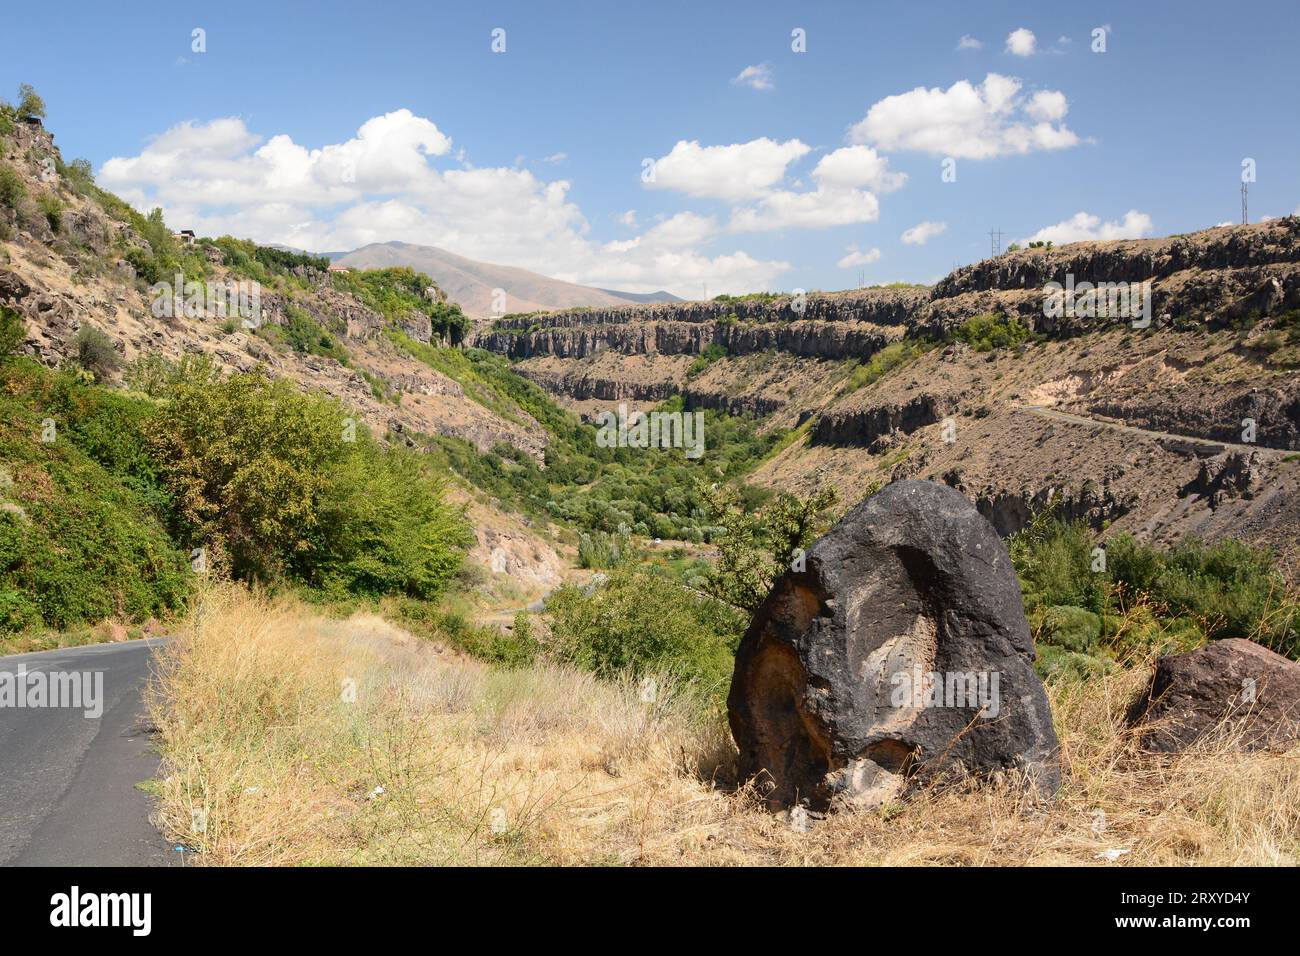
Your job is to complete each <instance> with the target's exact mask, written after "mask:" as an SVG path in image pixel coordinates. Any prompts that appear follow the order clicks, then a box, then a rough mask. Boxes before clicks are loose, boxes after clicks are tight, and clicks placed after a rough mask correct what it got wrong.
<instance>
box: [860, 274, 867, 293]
mask: <svg viewBox="0 0 1300 956" xmlns="http://www.w3.org/2000/svg"><path fill="white" fill-rule="evenodd" d="M866 284H867V273H866V270H865V269H859V270H858V288H859V289H861V288H862V287H863V286H865V285H866Z"/></svg>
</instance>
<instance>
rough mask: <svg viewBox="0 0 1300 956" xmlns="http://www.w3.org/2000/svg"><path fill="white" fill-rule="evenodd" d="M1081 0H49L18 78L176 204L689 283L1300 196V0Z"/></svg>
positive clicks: (897, 273) (1226, 216) (819, 283)
mask: <svg viewBox="0 0 1300 956" xmlns="http://www.w3.org/2000/svg"><path fill="white" fill-rule="evenodd" d="M1079 6H1080V5H1077V4H1065V3H1061V4H1054V3H1044V2H1038V3H975V2H969V0H968V2H964V3H930V4H925V3H911V4H898V3H889V4H885V3H824V4H817V3H812V4H807V3H759V4H754V3H749V4H704V3H699V2H694V3H682V4H673V3H656V4H644V5H642V4H596V3H563V4H561V3H543V2H537V0H534V2H531V3H522V4H499V5H492V4H474V5H468V4H465V5H451V4H430V3H406V2H393V3H383V2H373V3H370V4H356V3H350V4H334V3H312V4H298V3H293V4H287V3H258V4H251V3H242V2H229V3H225V4H222V5H220V6H219V7H218V8H215V9H213V8H210V7H208V5H200V4H186V3H176V2H171V3H133V4H130V5H129V6H123V5H105V4H94V5H90V4H79V3H73V4H61V5H57V6H52V5H41V4H27V5H24V6H22V7H16V8H15V9H14V10H11V11H10V12H8V13H6V15H5V23H6V36H5V37H4V38H3V40H2V41H0V43H3V47H4V57H3V58H2V59H0V86H3V87H4V88H5V89H6V90H12V89H13V88H14V87H15V86H16V85H17V84H18V83H19V82H30V83H32V84H34V85H35V86H36V88H37V89H38V90H39V91H40V92H41V94H42V95H43V96H44V97H45V99H46V102H47V105H48V109H49V120H48V122H49V126H50V128H51V129H52V130H53V131H54V132H55V134H56V140H57V142H58V144H59V145H60V147H61V149H62V150H63V153H64V156H65V158H68V159H70V158H73V157H77V156H83V157H85V158H87V159H89V160H91V162H92V163H93V164H94V165H95V168H96V170H97V171H98V175H99V179H100V181H101V183H103V184H104V185H106V186H107V187H109V188H111V189H113V190H114V191H116V192H118V193H119V194H121V195H123V196H124V197H125V198H128V199H129V200H131V201H132V202H135V203H137V204H138V205H141V206H148V205H153V204H160V205H162V206H163V207H164V209H165V210H166V212H167V214H168V221H169V222H170V223H171V224H172V225H173V226H174V227H176V228H181V227H184V226H187V225H188V226H194V227H197V228H198V229H199V230H200V232H209V233H211V232H231V233H234V234H236V235H244V236H249V237H251V238H255V239H257V240H259V241H263V242H283V243H288V244H292V245H297V246H306V247H310V248H313V249H316V250H320V251H324V250H335V249H342V248H351V247H353V246H356V245H361V244H363V243H364V242H367V241H383V240H387V239H403V240H407V241H412V242H424V243H428V244H433V245H440V246H443V247H444V248H447V249H449V250H451V251H453V252H458V253H461V254H464V255H468V256H471V257H473V258H478V259H484V260H488V261H495V262H502V263H506V264H511V265H520V266H524V267H526V268H531V269H535V270H537V271H540V272H544V273H547V274H550V275H556V276H560V277H563V278H569V279H574V280H576V281H581V282H587V283H591V284H595V285H604V286H609V287H619V288H626V289H631V290H643V291H644V290H650V289H657V288H661V287H666V288H668V289H669V290H671V291H673V292H676V293H677V294H679V295H685V296H692V297H694V296H699V295H701V294H702V293H703V291H704V290H705V289H706V288H707V291H708V294H710V295H713V294H716V293H718V292H723V291H728V292H741V291H747V290H751V289H758V288H768V289H792V288H805V289H813V288H822V289H834V288H847V287H851V286H853V285H856V284H857V281H858V275H859V271H861V272H862V273H863V274H864V275H865V279H866V282H867V283H868V284H872V283H878V282H890V281H899V280H906V281H922V282H930V281H933V280H934V279H936V278H937V277H939V276H940V275H942V274H944V273H946V272H947V271H948V270H949V269H951V268H952V267H953V265H954V264H960V263H966V262H970V261H973V260H976V259H979V258H981V257H982V256H984V255H987V253H988V249H989V237H988V235H987V232H988V230H989V229H990V228H992V227H994V226H999V227H1001V229H1002V230H1003V231H1004V232H1005V233H1006V240H1005V241H1007V242H1009V241H1012V240H1016V239H1024V238H1029V237H1034V236H1043V237H1051V238H1055V239H1056V240H1057V241H1066V240H1068V239H1071V238H1085V237H1088V236H1100V237H1112V236H1113V237H1119V236H1130V235H1167V234H1170V233H1177V232H1187V231H1191V230H1194V229H1199V228H1204V227H1207V226H1212V225H1215V224H1218V223H1221V222H1225V221H1237V220H1238V219H1239V217H1240V209H1239V204H1240V197H1239V182H1240V170H1241V163H1242V160H1243V159H1244V158H1247V157H1249V158H1252V159H1254V160H1255V163H1256V170H1257V181H1256V182H1255V183H1253V184H1252V186H1251V216H1252V219H1258V218H1260V217H1261V216H1264V215H1274V216H1277V215H1286V214H1289V213H1292V212H1294V211H1296V209H1297V207H1298V206H1300V124H1297V122H1296V119H1297V112H1298V111H1297V107H1296V105H1295V91H1296V89H1297V85H1298V84H1297V79H1300V77H1298V76H1297V74H1298V73H1300V68H1298V67H1297V66H1296V63H1297V58H1296V56H1295V45H1296V41H1297V38H1300V5H1298V4H1296V3H1294V2H1281V0H1279V2H1254V3H1251V4H1248V5H1225V4H1222V3H1219V2H1215V3H1210V2H1185V3H1174V2H1143V3H1133V2H1131V0H1130V2H1126V3H1114V4H1110V3H1100V4H1090V5H1089V6H1090V7H1091V9H1090V10H1089V11H1088V12H1082V11H1081V10H1080V9H1079ZM467 8H468V9H467ZM18 10H21V11H22V12H21V13H19V12H17V11H18ZM195 28H201V29H202V30H203V31H204V37H205V41H206V51H204V52H195V51H194V50H193V48H192V47H193V39H192V31H193V30H194V29H195ZM495 28H502V29H504V30H505V52H503V53H494V52H492V49H491V43H492V36H491V33H492V31H493V30H494V29H495ZM795 28H801V29H802V30H804V31H806V52H803V53H796V52H794V51H793V50H792V49H791V45H792V39H791V31H792V30H793V29H795ZM1097 28H1105V29H1106V32H1105V42H1106V50H1105V52H1104V53H1094V52H1092V50H1091V46H1092V44H1093V37H1092V33H1093V31H1094V30H1095V29H1097ZM1017 31H1020V32H1017ZM1028 33H1032V35H1033V38H1032V44H1031V43H1030V40H1029V37H1028V35H1027V34H1028ZM1013 34H1014V35H1015V37H1016V39H1015V40H1010V38H1011V37H1012V36H1013ZM963 37H967V38H969V39H968V40H967V41H966V43H965V44H964V45H963V44H962V43H961V41H962V38H963ZM977 44H978V45H977ZM959 46H964V48H959ZM746 68H751V69H749V71H748V73H746V74H745V76H746V77H748V81H739V80H738V78H740V77H741V76H742V72H743V71H746ZM359 130H364V132H363V133H359ZM945 158H952V159H954V160H955V171H956V178H955V181H953V182H944V181H943V180H942V177H941V172H942V168H943V167H942V164H943V161H944V159H945ZM645 160H654V161H655V165H654V171H655V177H654V182H652V183H645V182H643V181H642V173H643V161H645ZM921 224H929V225H927V226H924V227H922V228H921V229H919V230H918V229H917V228H916V227H918V226H921ZM909 230H912V231H911V232H909ZM905 233H906V234H907V235H908V236H909V237H910V238H911V239H912V240H913V241H910V242H909V241H904V240H903V238H902V237H903V236H904V234H905ZM918 240H923V241H918Z"/></svg>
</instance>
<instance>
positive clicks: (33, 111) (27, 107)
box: [18, 83, 45, 119]
mask: <svg viewBox="0 0 1300 956" xmlns="http://www.w3.org/2000/svg"><path fill="white" fill-rule="evenodd" d="M18 115H19V116H36V117H39V118H40V119H44V118H45V101H44V100H43V99H41V97H40V94H39V93H37V92H36V89H35V88H34V87H33V86H32V85H31V84H30V83H20V84H19V86H18Z"/></svg>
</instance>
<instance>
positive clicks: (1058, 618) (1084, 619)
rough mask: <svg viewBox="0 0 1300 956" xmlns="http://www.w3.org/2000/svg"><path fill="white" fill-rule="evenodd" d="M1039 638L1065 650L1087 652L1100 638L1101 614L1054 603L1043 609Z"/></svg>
mask: <svg viewBox="0 0 1300 956" xmlns="http://www.w3.org/2000/svg"><path fill="white" fill-rule="evenodd" d="M1039 635H1040V637H1039V639H1040V640H1041V641H1044V642H1046V643H1048V644H1052V645H1055V646H1056V647H1059V648H1062V649H1063V650H1067V651H1078V652H1079V653H1087V652H1089V651H1091V650H1092V649H1093V648H1094V647H1096V645H1097V642H1098V640H1100V638H1101V616H1100V615H1097V614H1094V613H1093V612H1092V611H1086V610H1084V609H1083V608H1081V607H1071V606H1069V605H1056V606H1053V607H1049V608H1046V609H1045V613H1044V614H1043V619H1042V628H1041V630H1040V631H1039Z"/></svg>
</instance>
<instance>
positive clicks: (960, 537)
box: [727, 481, 1060, 810]
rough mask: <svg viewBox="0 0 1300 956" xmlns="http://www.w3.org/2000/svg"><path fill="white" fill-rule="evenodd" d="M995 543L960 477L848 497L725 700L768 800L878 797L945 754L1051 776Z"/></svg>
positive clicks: (1042, 709)
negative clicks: (950, 483) (953, 482)
mask: <svg viewBox="0 0 1300 956" xmlns="http://www.w3.org/2000/svg"><path fill="white" fill-rule="evenodd" d="M1033 659H1034V648H1033V639H1032V638H1031V636H1030V633H1029V627H1028V624H1027V623H1026V621H1025V614H1024V607H1023V605H1022V603H1021V598H1020V588H1019V585H1018V583H1017V581H1016V577H1015V573H1014V571H1013V569H1012V566H1011V560H1010V557H1009V556H1008V554H1007V550H1006V547H1005V546H1004V545H1003V544H1002V542H1001V541H1000V540H999V539H998V536H997V534H996V532H994V530H993V528H992V527H991V526H990V525H989V523H988V522H987V521H985V520H984V519H983V518H982V517H981V516H980V515H979V513H978V512H977V511H976V510H975V508H974V507H973V506H972V505H971V504H970V503H969V502H968V501H967V500H966V499H965V498H963V497H962V496H961V495H960V494H959V493H957V492H956V491H953V490H952V489H950V488H946V487H944V486H943V485H939V484H935V483H933V482H923V481H902V482H896V483H894V484H892V485H889V486H888V487H886V488H885V489H884V490H883V491H881V492H879V493H878V494H876V495H874V496H873V497H871V498H868V499H867V500H866V501H864V502H863V503H862V504H860V505H859V506H858V507H857V508H855V509H854V510H853V511H851V512H850V513H849V514H848V515H847V516H845V518H844V519H843V520H842V521H841V522H840V523H839V524H838V525H836V526H835V528H833V529H832V530H831V531H830V532H829V533H828V534H827V535H826V536H825V537H824V538H822V539H821V540H820V541H818V542H817V543H816V544H815V545H814V546H813V547H812V548H811V549H810V550H809V552H808V554H807V558H806V562H805V568H804V570H795V571H790V572H788V573H786V574H785V575H783V576H782V577H781V578H780V580H778V581H777V583H776V585H775V586H774V587H773V589H772V592H771V594H769V595H768V597H767V600H766V601H765V602H764V604H763V605H762V607H761V608H760V609H759V611H758V612H757V614H756V615H755V616H754V620H753V621H752V622H751V624H750V626H749V629H748V631H747V632H746V633H745V637H744V639H743V640H742V641H741V645H740V649H739V652H738V653H737V656H736V670H735V677H734V679H733V682H732V686H731V694H730V696H729V698H728V701H727V706H728V716H729V719H730V722H731V729H732V733H733V735H734V736H735V739H736V744H737V746H738V747H739V749H740V756H739V764H740V771H741V773H742V775H743V777H744V778H746V779H748V778H751V777H752V778H756V780H757V782H758V785H759V787H760V790H761V791H762V792H764V793H765V795H766V798H767V801H768V805H769V807H771V808H772V809H781V808H784V807H789V806H792V805H795V804H803V805H806V806H808V807H809V808H811V809H815V810H822V809H828V808H829V809H835V808H840V807H844V806H862V807H877V806H880V805H881V804H883V803H884V802H886V801H888V800H889V799H891V798H893V797H894V796H896V795H897V794H899V793H900V792H901V791H903V790H904V789H905V787H906V786H907V785H908V783H909V781H920V780H924V779H928V778H931V777H933V776H935V775H937V774H941V773H943V772H945V771H949V770H952V769H955V768H965V769H966V770H968V771H970V772H973V773H990V772H996V771H1000V770H1008V769H1013V768H1019V769H1021V770H1023V771H1025V772H1026V773H1027V774H1028V779H1029V780H1030V781H1031V785H1032V786H1034V787H1035V788H1036V789H1037V790H1039V791H1040V792H1042V793H1044V794H1049V793H1051V792H1052V791H1054V790H1055V788H1056V786H1057V785H1058V783H1059V781H1060V770H1059V764H1058V755H1057V742H1056V735H1055V733H1054V732H1053V730H1052V718H1051V713H1050V711H1049V709H1048V704H1047V696H1046V694H1045V692H1044V690H1043V686H1042V684H1041V682H1040V681H1039V680H1038V677H1037V676H1036V675H1035V674H1034V671H1033Z"/></svg>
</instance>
